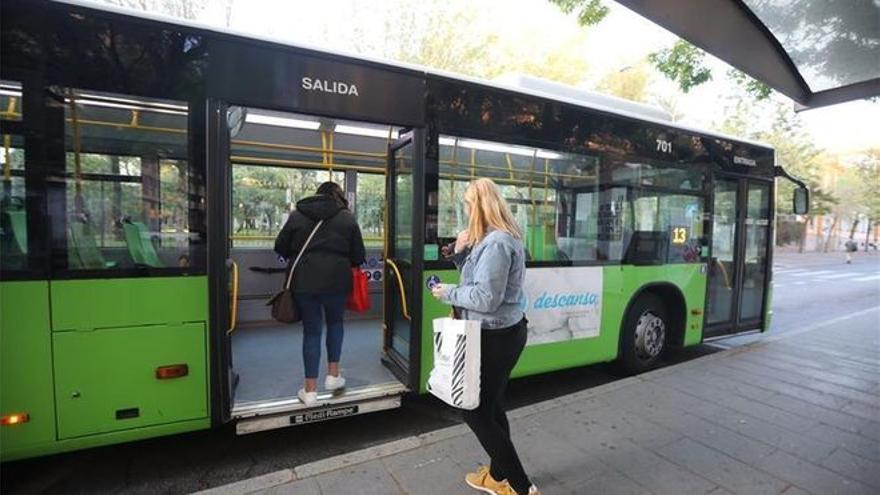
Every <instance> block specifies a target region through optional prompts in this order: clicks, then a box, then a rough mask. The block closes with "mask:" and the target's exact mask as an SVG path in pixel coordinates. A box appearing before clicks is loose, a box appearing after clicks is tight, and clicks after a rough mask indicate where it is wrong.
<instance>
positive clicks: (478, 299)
mask: <svg viewBox="0 0 880 495" xmlns="http://www.w3.org/2000/svg"><path fill="white" fill-rule="evenodd" d="M452 260H453V261H454V262H455V265H456V266H457V267H458V269H459V270H460V271H461V281H460V283H459V284H458V285H445V287H446V290H445V291H444V294H443V296H442V297H441V300H442V301H443V302H446V303H448V304H451V305H453V306H455V307H456V308H457V309H458V310H459V311H460V316H461V318H463V319H466V320H479V321H481V322H482V327H483V328H484V329H497V328H505V327H509V326H512V325H514V324H516V323H519V321H520V320H522V318H523V310H522V306H521V301H522V299H523V280H524V278H525V270H526V265H525V250H524V248H523V244H522V241H520V240H519V239H516V238H515V237H513V236H511V235H510V234H508V233H507V232H504V231H500V230H493V231H491V232H489V233H488V234H487V235H486V237H484V238H483V240H482V241H480V242H479V243H478V244H477V245H476V246H474V247H473V249H471V250H469V251H467V250H466V251H462V252H460V253H457V254H455V255H454V256H453V257H452Z"/></svg>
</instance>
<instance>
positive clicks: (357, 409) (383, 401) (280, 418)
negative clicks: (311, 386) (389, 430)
mask: <svg viewBox="0 0 880 495" xmlns="http://www.w3.org/2000/svg"><path fill="white" fill-rule="evenodd" d="M398 407H400V395H392V396H387V397H380V398H377V399H369V400H363V401H359V402H349V403H342V404H327V405H325V406H320V407H314V408H311V409H301V410H297V411H292V412H288V413H284V414H275V415H271V416H257V417H254V418H248V419H240V420H238V423H236V425H235V433H236V434H237V435H247V434H249V433H256V432H259V431H266V430H274V429H277V428H285V427H288V426H298V425H304V424H308V423H317V422H319V421H328V420H331V419H338V418H345V417H348V416H354V415H357V414H365V413H369V412H375V411H384V410H386V409H395V408H398Z"/></svg>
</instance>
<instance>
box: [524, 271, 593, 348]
mask: <svg viewBox="0 0 880 495" xmlns="http://www.w3.org/2000/svg"><path fill="white" fill-rule="evenodd" d="M523 289H524V296H525V297H524V299H523V301H522V304H523V309H524V311H525V312H526V318H528V320H529V339H528V344H529V345H534V344H546V343H550V342H564V341H568V340H574V339H584V338H590V337H598V336H599V328H600V325H601V322H602V267H597V266H585V267H560V268H529V269H527V270H526V281H525V285H524V287H523Z"/></svg>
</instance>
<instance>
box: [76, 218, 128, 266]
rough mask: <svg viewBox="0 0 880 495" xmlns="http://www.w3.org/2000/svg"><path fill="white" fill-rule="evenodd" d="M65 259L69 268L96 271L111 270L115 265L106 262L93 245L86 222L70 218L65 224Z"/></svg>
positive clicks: (93, 237)
mask: <svg viewBox="0 0 880 495" xmlns="http://www.w3.org/2000/svg"><path fill="white" fill-rule="evenodd" d="M67 232H68V241H69V242H68V246H67V252H68V255H67V259H68V263H69V264H70V267H71V268H77V269H92V270H95V269H98V270H102V269H105V268H113V267H115V266H116V263H115V262H113V261H106V260H105V259H104V255H103V254H101V249H100V248H99V247H98V245H97V244H96V243H95V236H94V234H93V232H92V229H91V227H90V226H89V224H88V222H87V221H86V220H83V219H82V218H79V217H74V218H71V219H70V221H69V222H68V223H67Z"/></svg>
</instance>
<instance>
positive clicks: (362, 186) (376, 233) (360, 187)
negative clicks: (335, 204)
mask: <svg viewBox="0 0 880 495" xmlns="http://www.w3.org/2000/svg"><path fill="white" fill-rule="evenodd" d="M355 206H356V208H355V209H356V213H357V220H358V225H360V227H361V235H362V236H363V238H364V245H365V246H366V248H367V249H368V250H369V249H375V250H381V249H382V239H383V236H384V235H385V229H384V227H385V176H384V175H380V174H367V173H362V172H358V173H357V201H356V203H355Z"/></svg>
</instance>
